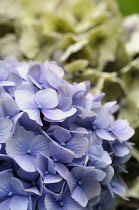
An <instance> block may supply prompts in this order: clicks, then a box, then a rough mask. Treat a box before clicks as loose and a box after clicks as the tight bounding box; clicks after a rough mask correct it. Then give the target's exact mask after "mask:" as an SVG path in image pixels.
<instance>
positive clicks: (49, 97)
mask: <svg viewBox="0 0 139 210" xmlns="http://www.w3.org/2000/svg"><path fill="white" fill-rule="evenodd" d="M34 101H35V103H36V104H37V105H41V106H42V109H52V108H55V107H56V106H57V105H58V96H57V93H56V91H55V90H53V89H50V88H48V89H45V90H40V91H38V92H37V93H36V95H35V97H34Z"/></svg>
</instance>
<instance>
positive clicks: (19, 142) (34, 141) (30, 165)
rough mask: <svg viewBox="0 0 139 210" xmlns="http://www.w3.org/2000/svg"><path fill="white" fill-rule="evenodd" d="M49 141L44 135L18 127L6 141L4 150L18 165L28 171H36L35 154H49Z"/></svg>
mask: <svg viewBox="0 0 139 210" xmlns="http://www.w3.org/2000/svg"><path fill="white" fill-rule="evenodd" d="M48 144H49V141H48V139H47V138H46V137H45V136H42V135H37V136H35V137H34V134H33V132H30V131H26V130H25V129H24V128H23V127H18V129H17V131H16V132H15V134H14V136H13V137H11V138H9V139H8V141H7V142H6V152H7V154H8V155H9V156H10V157H12V158H13V159H14V160H15V161H16V162H17V163H18V164H19V166H20V167H21V168H22V169H24V170H25V171H28V172H33V171H36V156H37V154H39V153H43V154H44V155H48V156H49V155H50V153H49V149H48Z"/></svg>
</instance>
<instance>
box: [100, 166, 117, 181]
mask: <svg viewBox="0 0 139 210" xmlns="http://www.w3.org/2000/svg"><path fill="white" fill-rule="evenodd" d="M103 171H104V172H105V173H106V177H105V178H104V179H103V181H102V184H104V185H106V184H108V183H110V182H111V180H112V178H113V176H114V169H113V167H112V166H111V165H109V166H107V167H106V168H104V169H103Z"/></svg>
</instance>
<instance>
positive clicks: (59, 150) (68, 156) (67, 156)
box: [49, 142, 73, 163]
mask: <svg viewBox="0 0 139 210" xmlns="http://www.w3.org/2000/svg"><path fill="white" fill-rule="evenodd" d="M49 149H50V153H51V155H52V157H53V159H54V160H55V162H60V163H71V162H72V160H73V154H72V153H70V152H68V151H66V150H65V148H63V147H61V146H58V145H56V144H54V143H52V142H51V143H50V145H49Z"/></svg>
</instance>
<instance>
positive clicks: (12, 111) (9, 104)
mask: <svg viewBox="0 0 139 210" xmlns="http://www.w3.org/2000/svg"><path fill="white" fill-rule="evenodd" d="M0 106H1V107H2V109H3V111H4V114H5V116H6V117H13V116H14V115H16V114H18V113H19V112H20V109H19V107H18V105H17V104H16V102H15V101H14V100H13V99H12V98H8V97H4V98H2V99H1V100H0Z"/></svg>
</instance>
